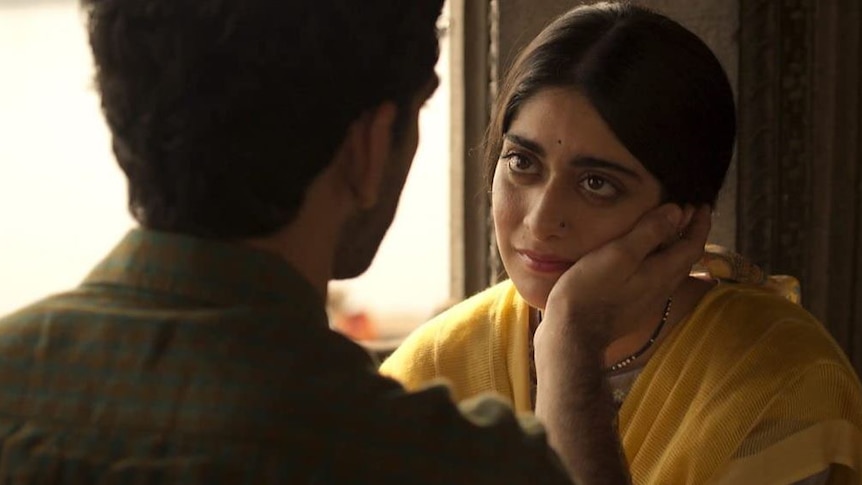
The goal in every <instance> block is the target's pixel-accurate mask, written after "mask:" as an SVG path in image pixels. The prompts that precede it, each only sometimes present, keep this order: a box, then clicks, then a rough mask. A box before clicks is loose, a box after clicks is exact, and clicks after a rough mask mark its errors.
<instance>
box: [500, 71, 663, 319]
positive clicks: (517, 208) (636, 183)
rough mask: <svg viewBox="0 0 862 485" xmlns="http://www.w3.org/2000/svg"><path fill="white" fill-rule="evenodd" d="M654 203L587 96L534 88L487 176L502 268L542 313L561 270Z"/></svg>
mask: <svg viewBox="0 0 862 485" xmlns="http://www.w3.org/2000/svg"><path fill="white" fill-rule="evenodd" d="M660 199H661V186H660V184H659V181H658V180H657V179H656V178H655V177H654V176H653V175H652V174H650V173H649V172H648V171H647V170H646V168H644V166H643V165H641V163H640V162H639V161H638V160H637V159H636V158H635V157H634V155H632V154H631V153H629V151H628V150H627V149H626V147H625V146H623V144H622V143H621V142H620V141H619V140H618V139H617V138H616V135H614V133H613V132H612V131H611V130H610V128H609V127H608V126H607V125H606V124H605V122H604V120H603V119H602V117H601V116H600V115H599V114H598V113H597V112H596V110H595V109H594V108H593V106H592V105H591V104H590V102H589V101H588V100H587V98H586V97H584V96H583V95H581V94H580V93H578V92H577V91H574V90H571V89H562V88H548V89H544V90H541V91H539V92H537V93H536V94H535V95H533V96H532V97H531V98H529V99H528V100H527V101H526V102H525V103H523V104H522V105H521V108H520V111H519V112H518V113H517V115H516V116H515V117H514V119H513V120H512V122H511V125H510V127H509V130H508V132H507V133H505V135H504V141H503V148H502V150H501V152H500V158H499V160H498V161H497V168H496V170H495V172H494V182H493V199H492V200H493V202H492V203H493V214H494V226H495V229H496V236H497V245H498V246H499V250H500V256H501V257H502V259H503V264H504V266H505V267H506V271H507V272H508V273H509V276H510V277H511V278H512V281H513V282H514V284H515V286H516V287H517V289H518V292H519V293H520V294H521V296H523V297H524V299H526V300H527V302H528V303H529V304H530V305H532V306H534V307H536V308H542V309H543V308H544V307H545V302H546V301H547V298H548V293H549V292H550V291H551V288H552V287H553V285H554V283H556V281H557V279H558V278H559V277H560V275H561V274H562V273H563V272H564V271H566V270H567V269H568V268H569V267H570V266H572V265H573V264H574V263H575V262H576V261H577V260H578V259H579V258H580V257H581V256H583V255H584V254H586V253H588V252H590V251H592V250H594V249H596V248H598V247H600V246H602V245H603V244H605V243H607V242H609V241H611V240H613V239H615V238H617V237H619V236H621V235H623V234H625V233H626V232H627V231H628V230H629V229H630V228H631V227H632V226H633V225H634V223H635V221H637V220H638V218H640V216H641V215H642V214H644V213H645V212H646V211H647V210H649V209H651V208H654V207H656V206H658V205H659V202H660Z"/></svg>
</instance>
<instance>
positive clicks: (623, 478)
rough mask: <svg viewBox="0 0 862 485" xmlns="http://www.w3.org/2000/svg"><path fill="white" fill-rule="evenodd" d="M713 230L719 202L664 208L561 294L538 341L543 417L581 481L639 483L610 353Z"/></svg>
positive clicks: (597, 254) (571, 277)
mask: <svg viewBox="0 0 862 485" xmlns="http://www.w3.org/2000/svg"><path fill="white" fill-rule="evenodd" d="M692 212H693V214H692ZM689 217H691V222H690V223H689V224H688V227H687V229H686V230H685V233H684V234H683V235H682V237H680V236H679V233H680V227H681V225H683V224H684V221H685V220H686V219H688V218H689ZM709 229H710V210H709V207H701V208H700V209H698V210H696V211H694V210H692V209H688V210H687V211H683V210H682V209H680V208H679V207H678V206H674V205H664V206H661V207H659V208H656V209H654V210H652V211H650V212H648V213H646V214H645V215H644V216H643V217H642V218H641V219H640V220H639V221H638V222H637V223H636V224H635V226H634V227H633V228H632V230H631V231H629V232H628V233H627V234H625V235H624V236H622V237H620V238H619V239H616V240H614V241H611V242H610V243H608V244H606V245H604V246H602V247H601V248H599V249H597V250H595V251H592V252H590V253H589V254H587V255H585V256H583V257H582V258H581V259H579V260H578V262H577V263H575V265H574V266H572V268H570V269H569V270H568V271H567V272H566V273H564V274H563V275H562V276H561V277H560V280H559V281H558V282H557V284H556V285H555V286H554V288H553V289H552V290H551V293H550V295H549V296H548V303H547V305H546V307H545V314H544V317H543V319H542V323H541V324H540V325H539V327H538V329H537V330H536V334H535V338H534V345H535V360H536V377H537V389H536V416H537V417H539V418H540V419H541V420H542V421H543V422H544V424H545V426H546V428H547V432H548V439H549V441H550V443H551V445H552V446H553V447H554V449H555V450H556V451H557V453H558V454H559V456H560V458H561V459H562V461H563V463H564V464H565V466H566V467H567V468H568V470H569V472H570V473H571V474H572V476H573V477H575V478H576V481H577V483H581V484H586V485H598V484H606V485H620V484H628V483H629V482H630V477H629V473H628V467H627V464H626V461H625V457H624V456H623V452H622V447H621V446H620V443H619V438H618V432H617V429H616V416H617V410H616V406H615V405H614V403H613V399H612V397H611V393H610V390H609V389H608V385H607V381H606V379H605V374H604V370H603V354H604V350H605V348H606V347H607V345H608V343H609V342H611V341H612V340H613V339H615V338H617V337H619V336H620V335H624V334H625V333H627V332H629V331H631V330H632V327H633V325H634V324H633V323H632V322H638V321H640V320H642V316H643V314H644V313H645V312H648V311H649V309H652V308H656V307H657V306H660V305H661V303H663V302H664V301H665V300H666V299H667V297H668V296H669V295H670V294H672V293H673V290H674V289H675V288H676V287H677V286H679V284H680V283H681V282H682V281H683V279H684V278H685V277H687V276H688V273H689V271H690V270H691V267H692V265H693V264H694V263H695V262H697V260H698V259H699V258H700V256H701V255H702V254H703V247H704V244H705V243H706V238H707V235H708V233H709Z"/></svg>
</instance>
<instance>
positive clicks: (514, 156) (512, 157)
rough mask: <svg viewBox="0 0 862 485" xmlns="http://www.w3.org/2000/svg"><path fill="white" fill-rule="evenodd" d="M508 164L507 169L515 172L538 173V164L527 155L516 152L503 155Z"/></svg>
mask: <svg viewBox="0 0 862 485" xmlns="http://www.w3.org/2000/svg"><path fill="white" fill-rule="evenodd" d="M503 158H504V159H505V160H506V162H507V163H508V164H509V171H510V172H513V173H516V174H535V173H538V166H537V165H536V164H535V163H533V162H532V160H530V159H529V158H527V157H524V156H523V155H520V154H518V153H511V154H509V155H506V156H505V157H503Z"/></svg>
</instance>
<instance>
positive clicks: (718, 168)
mask: <svg viewBox="0 0 862 485" xmlns="http://www.w3.org/2000/svg"><path fill="white" fill-rule="evenodd" d="M551 87H563V88H572V89H575V90H577V91H578V92H580V93H582V94H583V95H584V96H586V97H587V98H588V99H589V101H590V102H591V103H592V105H593V106H594V107H595V109H596V110H597V111H598V112H599V114H600V115H601V116H602V118H603V119H604V120H605V122H606V123H607V124H608V126H609V127H610V128H611V130H612V131H613V132H614V134H616V136H617V138H618V139H619V140H620V142H622V144H623V145H625V146H626V148H628V150H629V151H630V152H631V153H632V154H633V155H634V156H635V157H636V158H637V159H638V160H640V162H641V163H642V164H643V165H644V167H645V168H646V169H647V170H649V171H650V172H651V173H652V174H653V175H654V176H655V177H656V178H657V179H658V180H659V182H661V184H662V187H663V189H664V198H665V200H666V201H667V202H675V203H679V204H682V203H691V204H696V205H697V204H704V203H707V204H712V205H714V204H715V200H716V198H717V197H718V192H719V190H720V189H721V186H722V184H723V182H724V177H725V174H726V173H727V168H728V165H729V164H730V160H731V158H732V156H733V143H734V137H735V133H736V115H735V111H734V103H733V92H732V90H731V87H730V83H729V82H728V79H727V75H726V74H725V72H724V70H723V69H722V67H721V64H720V63H719V61H718V59H716V57H715V55H714V54H713V53H712V51H710V49H709V48H708V47H707V46H706V44H704V43H703V41H701V40H700V39H699V38H698V37H697V36H696V35H694V34H693V33H691V32H689V31H688V30H686V29H685V28H684V27H682V26H681V25H679V24H677V23H676V22H674V21H672V20H670V19H668V18H667V17H665V16H663V15H660V14H658V13H655V12H652V11H650V10H647V9H645V8H642V7H638V6H635V5H632V4H628V3H599V4H595V5H590V6H585V7H578V8H575V9H573V10H571V11H569V12H568V13H566V14H564V15H562V16H561V17H559V18H557V19H556V20H555V21H554V22H553V23H551V24H550V25H548V26H547V27H546V28H545V29H544V30H543V31H542V32H541V33H540V34H539V35H538V36H537V37H536V38H535V39H534V40H533V41H532V42H531V43H530V44H529V45H528V46H527V47H526V48H525V49H524V51H523V52H522V53H521V54H520V55H519V57H518V58H517V60H516V61H515V63H514V65H513V66H512V68H511V69H510V71H509V73H508V75H507V76H506V78H505V80H504V81H503V83H502V84H501V89H500V94H499V97H498V98H497V105H496V106H495V108H494V113H493V115H492V118H491V123H490V125H489V127H488V132H487V134H486V138H485V161H486V163H487V172H486V173H487V175H488V176H489V180H491V178H492V177H493V173H494V169H495V166H496V163H497V159H498V157H499V154H500V149H501V145H502V139H503V135H504V134H505V133H506V131H507V130H508V129H509V125H510V124H511V122H512V120H513V119H514V117H515V116H516V115H517V113H518V110H519V109H520V107H521V106H522V105H523V103H524V102H526V101H527V100H528V99H530V97H531V96H533V95H534V94H536V93H537V92H538V91H540V90H542V89H546V88H551Z"/></svg>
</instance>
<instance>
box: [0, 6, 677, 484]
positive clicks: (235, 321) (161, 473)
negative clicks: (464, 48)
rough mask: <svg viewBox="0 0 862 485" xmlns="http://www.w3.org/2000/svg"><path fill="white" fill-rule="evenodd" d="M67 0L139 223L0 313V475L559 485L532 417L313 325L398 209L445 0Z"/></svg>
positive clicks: (557, 465) (20, 479)
mask: <svg viewBox="0 0 862 485" xmlns="http://www.w3.org/2000/svg"><path fill="white" fill-rule="evenodd" d="M82 1H83V5H84V8H85V10H86V12H87V15H88V22H89V33H90V43H91V46H92V49H93V53H94V57H95V61H96V67H97V78H96V79H97V85H98V89H99V91H100V94H101V97H102V106H103V110H104V113H105V117H106V119H107V122H108V125H109V127H110V129H111V132H112V134H113V146H114V151H115V154H116V158H117V160H118V162H119V164H120V166H121V167H122V169H123V170H124V172H125V174H126V176H127V178H128V184H129V205H130V209H131V211H132V213H133V215H134V216H135V218H136V219H137V220H138V221H139V222H140V225H141V228H139V229H136V230H133V231H132V232H130V233H129V234H128V235H127V236H126V237H125V238H124V239H123V240H122V241H121V242H120V243H119V244H118V246H117V247H116V248H115V249H114V250H113V251H112V252H111V253H110V254H109V255H108V256H107V257H106V258H105V260H104V261H103V262H102V263H101V264H100V265H98V266H97V267H96V268H95V269H94V270H93V272H92V273H91V274H90V275H89V276H88V277H87V278H86V279H85V280H84V282H83V283H82V284H81V285H80V286H79V287H78V288H76V289H74V290H72V291H70V292H68V293H65V294H61V295H58V296H54V297H50V298H47V299H45V300H43V301H41V302H38V303H36V304H34V305H32V306H30V307H28V308H25V309H22V310H20V311H19V312H16V313H14V314H12V315H10V316H8V317H6V318H5V319H4V320H2V322H0V329H2V330H0V364H2V367H0V424H2V426H0V445H2V459H0V481H2V482H4V483H6V482H9V483H22V484H23V483H28V484H29V483H34V484H35V483H40V484H41V483H53V484H84V483H87V484H90V483H100V484H126V483H182V484H216V483H248V484H263V483H441V484H442V483H447V484H448V483H569V478H568V476H567V475H566V472H565V471H564V470H567V469H568V470H577V464H576V461H577V450H574V451H573V450H571V449H565V446H566V445H565V444H563V445H562V447H561V450H560V451H561V455H560V456H563V457H564V461H565V463H561V462H560V460H559V459H557V458H556V455H555V453H554V452H553V451H552V450H551V449H550V448H549V446H548V445H547V442H546V439H545V436H544V434H543V431H542V429H541V427H540V426H539V425H538V424H537V423H536V422H535V421H533V420H530V419H525V420H524V421H522V422H519V421H518V420H516V419H515V418H514V417H513V415H512V413H511V412H510V411H509V409H508V407H506V406H505V405H504V404H502V403H501V402H499V401H497V400H495V399H491V398H489V399H486V400H480V401H477V402H474V403H472V404H471V405H468V406H467V407H465V408H464V409H459V408H457V407H456V406H455V405H454V404H452V402H451V400H450V398H449V395H448V393H447V391H446V389H445V387H442V386H440V387H434V388H430V389H428V390H425V391H422V392H419V393H415V394H409V393H406V392H405V391H404V390H403V389H402V388H401V387H400V386H399V385H397V384H396V383H395V382H393V381H391V380H388V379H385V378H383V377H380V376H379V375H378V374H377V373H376V370H375V368H374V366H373V363H372V362H371V360H370V359H369V357H368V356H367V354H366V353H365V352H364V351H363V350H362V349H361V348H360V347H358V346H356V345H355V344H353V343H352V342H350V341H348V340H347V339H345V338H343V337H341V336H339V335H338V334H336V333H333V332H332V331H330V330H329V328H328V325H327V320H326V315H325V313H324V301H325V296H326V287H327V282H328V281H329V280H330V279H333V278H347V277H352V276H356V275H358V274H360V273H362V272H363V271H364V270H365V269H366V268H367V267H368V265H369V264H370V262H371V260H372V258H373V256H374V254H375V252H376V250H377V247H378V245H379V243H380V240H381V239H382V237H383V235H384V233H385V231H386V229H387V228H388V226H389V224H390V222H391V220H392V217H393V214H394V212H395V208H396V205H397V200H398V196H399V194H400V191H401V188H402V187H403V184H404V181H405V178H406V175H407V172H408V170H409V167H410V164H411V161H412V158H413V155H414V152H415V150H416V145H417V141H418V125H417V122H418V113H419V110H420V108H421V106H422V103H423V102H424V101H425V100H426V99H427V98H428V97H429V96H430V95H431V93H432V92H433V91H434V89H435V87H436V84H437V79H436V76H435V75H434V72H433V68H434V64H435V62H436V59H437V38H436V32H435V22H436V19H437V17H438V16H439V13H440V10H441V4H442V0H411V1H404V0H363V1H361V2H359V1H356V0H293V1H288V0H279V1H276V0H194V1H193V0H82ZM665 209H666V208H665ZM665 212H667V210H665ZM679 212H680V211H679V210H678V209H676V210H675V211H670V217H671V219H674V218H675V220H678V219H679V217H680V216H681V214H679ZM664 215H666V214H664V212H661V211H657V212H656V213H655V214H653V217H652V218H651V219H650V218H647V220H645V221H644V223H643V225H642V228H641V232H640V233H639V234H640V238H639V239H638V240H637V241H636V242H638V243H639V244H636V245H634V246H633V247H634V248H637V249H638V250H641V251H642V253H640V256H639V258H638V259H637V262H638V263H639V262H640V260H642V259H643V258H644V257H645V256H646V253H647V252H646V251H645V250H644V248H647V247H649V248H653V247H655V244H656V243H657V242H658V241H659V240H663V239H666V238H667V236H668V235H670V234H672V233H674V231H675V227H673V226H674V224H671V223H669V222H668V221H667V220H666V219H665V218H664V217H663V216H664ZM691 252H692V251H689V253H691ZM683 253H684V252H683V251H680V252H679V254H677V255H676V256H675V258H676V259H675V260H674V261H675V265H673V264H668V265H665V266H667V267H669V268H673V269H675V271H677V272H680V270H681V268H683V267H684V266H685V264H690V261H688V260H693V259H694V258H693V257H692V255H691V254H688V253H686V254H683ZM662 254H664V253H662ZM680 254H682V256H680ZM606 256H607V255H606ZM585 259H587V258H585ZM605 259H608V258H607V257H605ZM617 259H618V258H617ZM617 259H614V258H610V262H606V261H604V260H602V259H598V260H597V261H598V263H601V264H598V268H599V269H598V270H601V271H605V270H609V269H614V270H620V268H621V270H620V271H619V272H618V273H614V274H624V273H625V271H628V270H632V271H634V270H635V269H637V268H636V265H632V264H628V266H626V264H623V263H621V262H620V261H618V260H617ZM594 266H596V264H594ZM590 268H591V267H589V266H588V267H587V269H588V270H590V271H594V270H595V269H590ZM668 271H670V270H668ZM612 283H613V282H609V285H611V284H612ZM549 325H551V324H549ZM561 325H562V323H561ZM552 330H553V329H552V328H550V329H549V330H548V332H551V331H552ZM557 347H559V349H558V353H560V354H564V353H565V352H566V349H565V345H557ZM561 358H562V357H561ZM545 387H555V386H545ZM543 392H544V393H546V394H547V396H548V399H549V400H551V399H554V402H563V401H564V400H563V399H555V398H554V396H553V394H554V393H555V392H556V393H559V392H562V391H560V390H559V389H556V388H552V389H546V390H544V391H543ZM543 395H545V394H543ZM570 412H571V411H570V410H568V409H561V410H555V409H552V410H550V411H548V413H547V416H548V418H549V419H553V420H554V421H555V422H567V416H568V414H567V413H570ZM575 473H576V472H575Z"/></svg>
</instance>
